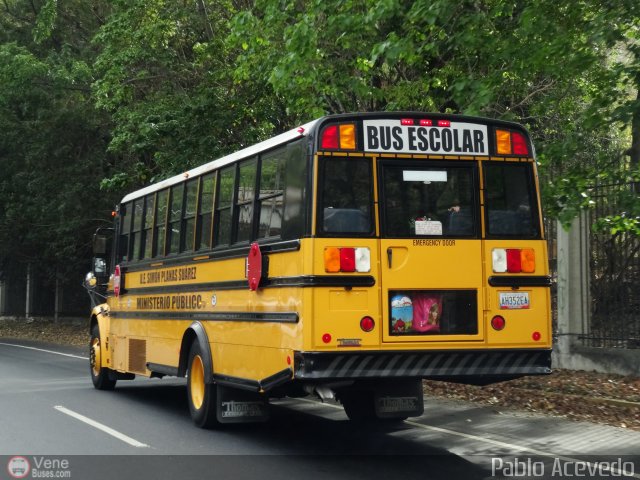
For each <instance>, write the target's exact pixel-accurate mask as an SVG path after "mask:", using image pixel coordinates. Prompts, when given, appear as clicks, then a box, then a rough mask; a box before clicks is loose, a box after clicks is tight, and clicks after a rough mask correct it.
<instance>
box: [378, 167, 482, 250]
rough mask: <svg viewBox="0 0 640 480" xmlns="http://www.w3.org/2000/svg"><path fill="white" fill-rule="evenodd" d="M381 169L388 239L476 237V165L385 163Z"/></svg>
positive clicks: (385, 228) (385, 227)
mask: <svg viewBox="0 0 640 480" xmlns="http://www.w3.org/2000/svg"><path fill="white" fill-rule="evenodd" d="M382 170H383V179H382V188H383V199H384V205H383V208H382V211H383V219H384V221H383V225H384V227H383V228H384V234H385V236H387V237H401V238H402V237H422V236H432V237H433V236H435V237H440V236H442V237H472V236H476V235H477V231H478V228H477V213H476V211H477V208H476V200H475V199H476V193H475V192H476V191H477V188H476V187H475V185H476V180H475V177H476V176H475V175H474V167H473V166H470V165H467V166H464V165H455V166H451V165H447V166H441V167H438V166H429V167H426V166H423V164H406V165H394V164H384V165H383V169H382Z"/></svg>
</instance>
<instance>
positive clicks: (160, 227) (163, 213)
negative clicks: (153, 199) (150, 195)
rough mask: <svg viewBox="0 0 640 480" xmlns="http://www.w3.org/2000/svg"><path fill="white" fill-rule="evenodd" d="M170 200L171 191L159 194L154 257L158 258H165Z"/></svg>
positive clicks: (163, 191)
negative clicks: (166, 224) (168, 202)
mask: <svg viewBox="0 0 640 480" xmlns="http://www.w3.org/2000/svg"><path fill="white" fill-rule="evenodd" d="M168 199H169V190H162V191H160V192H158V199H157V203H158V208H157V209H156V224H155V225H156V226H155V231H156V232H155V242H156V245H155V250H154V255H155V256H156V257H161V256H164V239H165V236H166V231H167V228H166V226H165V223H166V221H167V201H168Z"/></svg>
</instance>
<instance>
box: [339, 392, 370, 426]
mask: <svg viewBox="0 0 640 480" xmlns="http://www.w3.org/2000/svg"><path fill="white" fill-rule="evenodd" d="M340 402H341V403H342V406H343V407H344V411H345V413H346V414H347V417H349V420H351V421H353V422H370V421H373V420H377V417H376V409H375V405H374V403H373V392H370V391H366V390H365V391H363V390H356V391H352V392H345V393H343V394H342V395H340Z"/></svg>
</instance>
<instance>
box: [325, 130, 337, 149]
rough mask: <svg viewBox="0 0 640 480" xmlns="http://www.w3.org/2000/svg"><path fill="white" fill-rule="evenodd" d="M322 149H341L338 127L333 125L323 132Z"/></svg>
mask: <svg viewBox="0 0 640 480" xmlns="http://www.w3.org/2000/svg"><path fill="white" fill-rule="evenodd" d="M321 145H322V148H339V138H338V126H337V125H331V126H329V127H327V128H325V129H324V130H323V131H322V143H321Z"/></svg>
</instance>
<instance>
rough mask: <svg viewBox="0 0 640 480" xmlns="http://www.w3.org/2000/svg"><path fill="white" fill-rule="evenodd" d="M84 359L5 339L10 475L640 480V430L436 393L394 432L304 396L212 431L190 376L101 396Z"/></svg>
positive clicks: (0, 445) (1, 449)
mask: <svg viewBox="0 0 640 480" xmlns="http://www.w3.org/2000/svg"><path fill="white" fill-rule="evenodd" d="M86 356H87V355H86V352H84V351H83V350H81V349H74V348H64V347H60V346H49V345H43V344H37V343H32V342H26V341H11V340H0V464H2V465H0V479H4V478H19V477H21V476H22V475H24V477H23V478H46V477H50V478H51V477H54V478H76V479H84V478H91V479H100V478H109V479H114V478H115V479H118V480H121V479H128V478H136V479H139V478H154V479H162V478H167V479H178V478H180V479H183V478H212V479H216V480H217V479H224V478H233V479H243V478H256V477H259V478H267V479H271V478H278V479H279V478H305V479H316V478H318V479H320V478H322V479H325V478H332V479H333V478H337V479H342V478H344V479H347V478H348V479H352V478H366V479H371V480H374V479H383V478H384V479H395V478H402V479H403V480H404V479H413V478H416V479H437V478H446V479H448V480H453V479H458V478H460V479H475V478H477V479H490V478H574V477H582V478H608V477H612V478H621V477H623V478H624V477H627V478H638V479H640V432H633V431H627V430H624V429H619V428H613V427H606V426H601V425H593V424H588V423H578V422H572V421H567V420H563V419H558V418H552V417H544V416H534V415H530V414H519V413H513V412H500V411H498V410H496V409H494V408H490V407H484V406H483V407H480V406H478V407H476V406H473V405H470V404H466V403H460V402H449V401H444V400H441V399H433V398H426V399H425V414H424V415H423V416H422V417H420V418H416V419H410V420H408V421H405V422H402V423H400V424H397V425H392V426H389V425H386V426H369V427H362V426H357V425H354V424H353V423H351V422H349V420H348V419H347V417H346V415H345V414H344V412H343V410H342V408H341V407H339V406H338V405H334V404H321V403H319V402H316V401H314V400H307V399H302V400H278V401H274V402H272V415H271V420H270V421H269V422H267V423H266V424H253V425H230V426H227V427H225V428H224V429H222V430H201V429H198V428H196V427H195V426H194V425H193V424H192V423H191V419H190V417H189V410H188V406H187V399H186V390H185V382H184V380H182V379H163V380H158V379H142V378H141V379H136V380H135V381H131V382H125V381H120V382H119V383H118V386H117V387H116V390H115V391H113V392H99V391H96V390H94V389H93V386H92V385H91V381H90V378H89V371H88V369H89V367H88V360H87V358H86ZM18 457H20V458H18ZM25 464H28V467H26V466H25ZM5 465H6V468H5ZM25 470H28V471H26V472H25Z"/></svg>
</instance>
